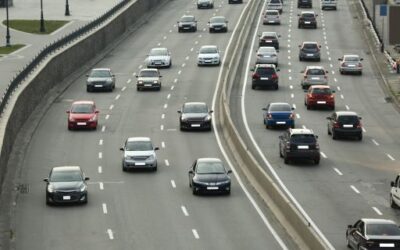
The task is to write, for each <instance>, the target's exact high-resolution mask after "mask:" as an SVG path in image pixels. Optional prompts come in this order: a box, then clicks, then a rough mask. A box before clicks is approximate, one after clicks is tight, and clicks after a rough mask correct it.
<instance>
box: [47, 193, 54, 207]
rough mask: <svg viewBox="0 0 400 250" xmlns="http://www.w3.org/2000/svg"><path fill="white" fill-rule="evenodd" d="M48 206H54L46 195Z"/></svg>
mask: <svg viewBox="0 0 400 250" xmlns="http://www.w3.org/2000/svg"><path fill="white" fill-rule="evenodd" d="M46 205H47V206H51V205H53V203H52V202H51V201H50V200H49V198H48V197H47V195H46Z"/></svg>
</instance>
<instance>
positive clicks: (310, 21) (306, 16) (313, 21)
mask: <svg viewBox="0 0 400 250" xmlns="http://www.w3.org/2000/svg"><path fill="white" fill-rule="evenodd" d="M298 16H299V22H298V25H297V27H298V28H299V29H300V28H307V27H310V28H314V29H316V28H317V18H316V17H317V16H318V15H317V14H315V12H314V11H302V12H301V14H298Z"/></svg>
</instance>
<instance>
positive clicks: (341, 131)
mask: <svg viewBox="0 0 400 250" xmlns="http://www.w3.org/2000/svg"><path fill="white" fill-rule="evenodd" d="M326 119H328V135H332V139H334V140H336V139H338V137H340V136H346V137H357V138H358V140H360V141H361V140H362V137H363V134H362V133H363V131H362V125H361V121H360V120H361V117H359V116H358V115H357V113H356V112H353V111H337V112H334V113H333V114H332V115H331V116H329V117H327V118H326Z"/></svg>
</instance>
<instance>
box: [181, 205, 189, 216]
mask: <svg viewBox="0 0 400 250" xmlns="http://www.w3.org/2000/svg"><path fill="white" fill-rule="evenodd" d="M181 209H182V213H183V214H184V215H185V216H189V213H188V211H187V210H186V207H185V206H181Z"/></svg>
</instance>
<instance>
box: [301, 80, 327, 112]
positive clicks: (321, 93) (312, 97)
mask: <svg viewBox="0 0 400 250" xmlns="http://www.w3.org/2000/svg"><path fill="white" fill-rule="evenodd" d="M334 93H335V91H334V90H332V89H331V87H330V86H329V85H311V86H310V87H309V88H308V91H307V94H306V96H305V99H304V105H306V106H307V109H311V108H316V107H328V108H330V109H332V110H334V109H335V94H334Z"/></svg>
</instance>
